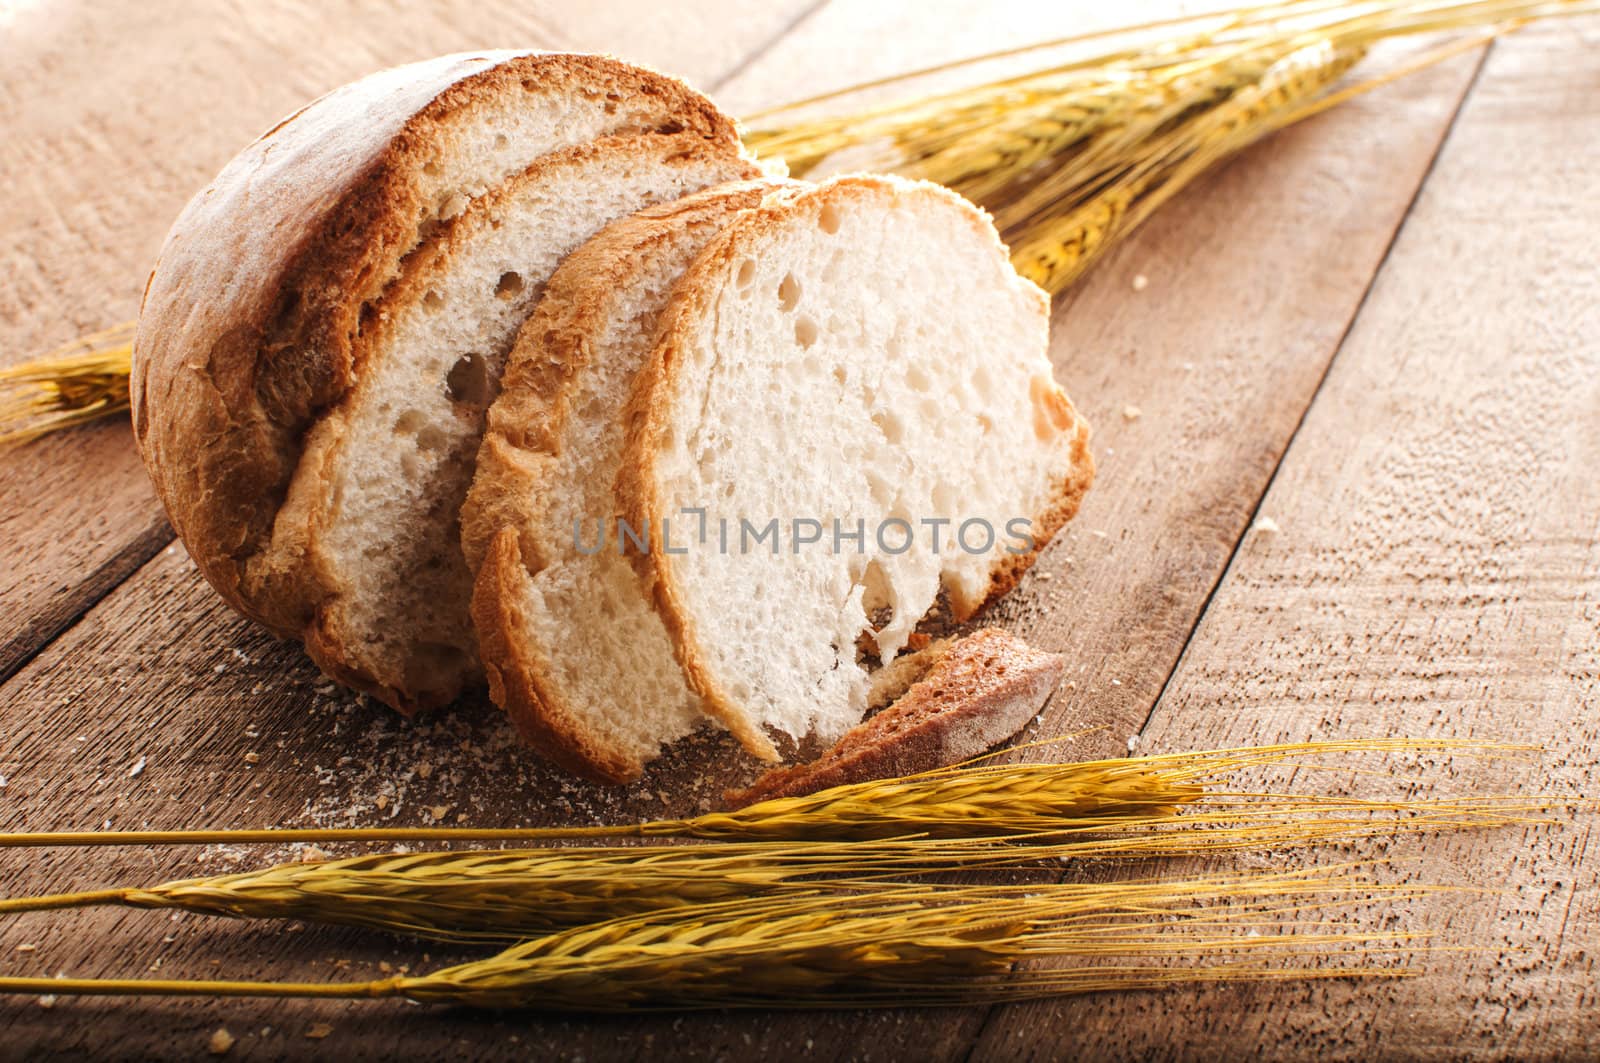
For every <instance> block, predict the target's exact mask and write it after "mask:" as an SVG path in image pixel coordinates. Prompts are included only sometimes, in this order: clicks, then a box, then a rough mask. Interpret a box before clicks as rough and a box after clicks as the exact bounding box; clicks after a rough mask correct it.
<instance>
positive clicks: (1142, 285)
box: [1133, 273, 1150, 292]
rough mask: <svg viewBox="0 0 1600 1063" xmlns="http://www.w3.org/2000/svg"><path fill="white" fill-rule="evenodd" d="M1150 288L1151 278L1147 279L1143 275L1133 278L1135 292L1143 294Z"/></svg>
mask: <svg viewBox="0 0 1600 1063" xmlns="http://www.w3.org/2000/svg"><path fill="white" fill-rule="evenodd" d="M1148 287H1150V278H1149V277H1146V276H1145V275H1144V274H1143V273H1136V274H1134V276H1133V290H1134V291H1136V292H1142V291H1144V290H1145V289H1146V288H1148Z"/></svg>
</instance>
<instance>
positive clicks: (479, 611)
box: [461, 181, 783, 783]
mask: <svg viewBox="0 0 1600 1063" xmlns="http://www.w3.org/2000/svg"><path fill="white" fill-rule="evenodd" d="M781 187H783V185H782V184H781V183H778V182H767V181H741V182H735V183H732V184H727V185H718V186H716V187H714V188H710V189H707V190H705V191H702V192H698V193H695V194H693V195H689V196H685V197H684V198H683V199H680V200H676V201H674V202H671V203H664V204H661V205H659V206H655V207H649V208H646V209H645V210H642V211H639V212H638V213H637V214H634V215H632V216H630V217H627V218H623V219H620V220H618V221H616V222H613V223H612V224H611V225H609V226H607V227H606V228H605V229H604V230H602V231H601V232H600V233H598V234H597V235H596V236H594V237H593V238H591V239H590V240H589V241H588V242H587V243H585V244H584V245H583V246H582V247H580V248H579V249H578V250H576V251H574V252H573V253H572V254H571V255H569V256H567V259H566V260H565V261H564V262H562V264H561V266H560V267H559V268H558V269H557V270H556V272H555V273H554V274H553V275H552V276H551V278H550V281H549V283H548V285H547V286H546V288H545V294H544V297H543V298H542V299H541V300H540V302H539V306H538V308H537V309H536V310H535V311H534V315H533V316H532V317H531V318H529V319H528V322H527V324H525V325H524V326H523V328H522V331H521V332H520V333H519V334H518V337H517V343H516V346H515V347H513V349H512V351H511V354H510V356H509V357H508V359H507V362H506V371H505V375H504V377H503V378H502V383H501V392H500V396H499V397H498V398H497V399H496V400H495V403H494V405H493V406H491V407H490V410H489V424H488V430H487V432H486V434H485V436H484V442H483V446H482V448H481V449H480V451H479V456H478V466H477V472H476V474H475V475H474V478H473V484H472V490H471V492H470V493H469V494H468V496H467V503H466V505H465V506H463V507H462V512H461V532H462V546H463V549H464V550H465V552H466V555H467V560H468V564H469V566H471V567H472V568H473V569H474V571H475V572H476V579H475V580H474V584H473V607H472V618H473V624H474V625H475V627H476V629H477V632H478V643H479V645H478V649H479V654H480V657H481V658H482V660H483V663H484V668H485V670H486V671H487V673H488V676H489V686H490V694H491V696H492V697H493V698H494V700H495V703H496V704H498V705H500V707H501V708H503V709H505V711H506V713H507V714H508V715H510V717H511V718H512V720H514V721H515V722H516V724H517V727H518V730H519V731H520V732H521V733H522V735H523V736H524V737H525V738H526V739H527V740H528V741H529V742H530V743H531V744H532V745H534V746H535V747H536V748H537V749H539V751H540V752H541V753H543V754H544V755H546V756H548V757H549V758H550V759H552V760H554V761H555V762H556V763H558V764H561V765H562V766H564V767H566V768H567V769H568V770H570V771H574V772H576V773H578V774H580V775H583V776H585V777H587V778H590V779H594V780H596V781H599V782H612V783H622V782H628V781H631V780H632V779H635V778H637V777H638V776H639V774H640V773H641V772H642V771H643V770H644V764H643V762H642V761H641V760H639V758H637V757H636V756H634V755H633V754H632V753H630V752H627V751H624V750H619V749H616V748H613V747H611V746H609V745H608V744H607V743H605V742H604V741H603V740H602V739H601V738H599V736H597V735H595V734H594V733H593V732H592V731H591V730H590V729H589V728H588V727H586V726H585V724H584V722H583V718H582V714H581V712H580V711H578V709H577V707H575V706H573V705H571V704H570V703H569V702H568V700H567V699H566V698H565V697H564V696H563V693H562V689H561V687H560V685H559V684H558V683H557V682H555V680H554V679H553V676H554V674H555V669H554V668H553V666H552V662H550V661H548V660H546V659H545V656H544V655H543V654H541V653H540V652H538V649H539V645H540V643H539V640H536V639H535V638H534V637H533V635H532V633H531V630H530V625H529V624H528V623H527V622H526V618H525V617H523V615H522V613H521V609H520V603H521V602H522V601H523V600H524V599H525V597H526V595H527V593H528V591H529V590H530V583H531V579H532V576H533V575H534V574H535V573H537V572H539V571H540V570H541V569H543V568H544V567H546V566H547V565H548V564H549V563H550V560H551V559H550V558H548V557H545V556H543V555H542V553H541V550H540V548H539V546H538V544H537V543H536V542H535V540H534V538H533V536H532V535H531V534H530V531H529V529H530V528H531V527H532V526H533V525H534V523H535V522H536V521H538V520H539V519H540V515H541V513H542V510H543V499H544V498H545V494H546V490H547V487H548V484H549V481H550V479H551V477H552V476H553V475H554V474H555V470H556V465H557V460H558V458H559V456H560V445H561V440H562V438H563V428H564V426H565V423H566V419H567V417H568V416H569V415H570V414H571V394H570V388H571V387H572V385H573V384H574V383H575V381H576V377H577V375H578V370H579V369H580V368H581V367H582V366H583V365H585V364H587V362H588V360H589V358H590V356H591V353H592V352H591V346H590V341H591V338H592V337H593V335H594V334H595V333H596V332H597V331H598V330H599V329H600V328H601V327H602V326H603V323H604V321H605V318H606V316H607V313H608V310H609V299H608V295H609V294H610V293H611V292H613V291H615V290H618V289H621V288H625V287H627V286H628V284H629V278H631V277H632V276H633V275H634V274H635V272H636V271H637V268H638V265H639V264H640V263H641V262H642V261H643V260H644V259H645V258H646V255H645V254H644V252H647V251H648V250H649V249H650V248H651V247H653V246H655V245H657V244H660V243H663V242H666V241H670V240H672V239H674V238H675V235H676V234H677V233H678V231H679V230H680V229H681V228H682V227H684V226H694V225H721V224H722V223H724V222H725V221H726V220H727V219H728V218H730V217H732V216H733V215H734V214H736V213H737V212H739V211H741V210H745V209H748V208H750V207H753V206H756V205H757V204H759V203H760V202H761V200H762V197H763V196H765V195H767V194H769V193H770V192H771V191H773V190H774V189H775V188H781Z"/></svg>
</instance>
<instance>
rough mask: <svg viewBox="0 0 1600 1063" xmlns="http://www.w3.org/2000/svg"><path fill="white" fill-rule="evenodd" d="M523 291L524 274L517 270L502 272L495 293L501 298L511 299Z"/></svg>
mask: <svg viewBox="0 0 1600 1063" xmlns="http://www.w3.org/2000/svg"><path fill="white" fill-rule="evenodd" d="M521 292H522V274H520V273H518V272H517V271H516V270H514V269H511V270H506V272H504V273H502V274H500V282H499V283H498V284H496V285H495V286H494V294H495V295H496V296H497V297H499V298H501V299H510V298H513V297H514V296H517V295H519V294H521Z"/></svg>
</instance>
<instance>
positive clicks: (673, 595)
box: [616, 175, 1094, 752]
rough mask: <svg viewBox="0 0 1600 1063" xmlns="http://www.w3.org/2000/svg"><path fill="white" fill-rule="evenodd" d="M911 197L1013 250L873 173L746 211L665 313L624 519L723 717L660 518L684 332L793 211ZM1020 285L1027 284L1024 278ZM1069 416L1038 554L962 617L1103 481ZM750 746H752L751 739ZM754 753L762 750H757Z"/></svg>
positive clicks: (639, 398)
mask: <svg viewBox="0 0 1600 1063" xmlns="http://www.w3.org/2000/svg"><path fill="white" fill-rule="evenodd" d="M909 194H917V195H932V196H935V197H938V198H942V199H946V200H948V201H953V202H955V203H957V204H959V205H960V206H961V207H962V208H963V209H964V210H965V211H966V212H967V214H968V215H969V216H970V220H971V223H972V225H973V228H974V230H975V231H977V232H979V233H980V234H982V235H983V236H984V238H985V239H987V240H989V241H991V242H992V243H993V244H994V245H995V247H996V249H997V250H998V252H999V253H1000V254H1002V255H1004V253H1005V247H1004V245H1003V244H1001V243H1000V238H999V236H998V235H997V234H996V233H995V231H994V227H993V225H992V224H991V223H990V221H989V219H988V216H987V215H986V214H984V213H983V212H982V211H981V210H978V209H977V208H975V207H973V206H972V204H970V203H968V202H967V201H966V200H964V199H962V198H961V197H960V196H957V195H956V194H955V193H954V192H951V191H950V190H949V189H946V188H943V187H942V186H939V185H935V184H930V183H928V182H925V181H906V180H903V179H895V178H885V177H878V176H872V175H858V176H849V177H841V178H835V179H833V180H831V181H828V182H826V183H824V184H822V185H818V186H816V187H814V188H811V189H808V190H806V191H804V192H800V193H797V194H794V195H791V196H787V197H782V198H780V199H775V200H773V201H771V202H768V203H766V204H763V206H762V207H760V208H757V209H755V210H752V211H749V212H747V213H746V214H744V215H743V216H742V217H741V218H740V221H739V224H738V225H737V226H730V227H729V228H727V229H725V230H724V231H723V232H722V233H721V234H719V235H718V236H717V237H716V238H715V239H713V240H712V242H711V243H710V244H709V245H708V246H707V247H706V249H705V250H704V251H702V252H701V254H700V257H699V258H697V259H696V260H695V263H694V264H693V266H691V267H690V269H689V271H688V272H686V273H685V275H684V279H683V280H682V281H681V282H680V283H679V286H678V288H677V289H676V291H675V292H674V295H673V300H672V304H671V306H670V307H669V308H668V310H667V312H666V313H665V314H664V315H663V318H662V322H661V325H660V328H659V331H658V333H657V341H656V350H655V352H654V355H653V356H652V358H651V360H650V362H649V363H647V365H646V367H645V368H644V369H643V370H642V371H641V372H640V374H639V379H638V382H637V384H636V385H635V388H634V393H633V397H632V399H631V401H630V402H629V404H628V409H627V411H626V413H625V415H624V420H625V423H626V425H627V431H628V443H627V451H626V452H627V454H628V457H627V458H625V459H624V461H623V463H622V469H621V471H620V472H619V474H618V477H617V486H616V494H617V502H618V507H619V509H620V510H621V513H622V516H623V517H624V518H625V519H627V520H628V521H629V523H630V524H631V525H632V526H634V527H642V526H644V524H643V522H644V521H646V520H648V522H649V525H648V526H649V528H650V531H651V536H652V542H651V549H650V550H649V552H648V553H643V552H637V551H635V552H633V553H632V554H631V557H632V560H633V564H634V568H635V569H636V571H637V572H638V573H639V578H640V579H641V580H642V581H643V582H644V585H645V587H646V588H647V590H648V592H649V593H650V595H651V597H652V599H653V601H654V602H655V604H656V609H657V611H658V612H659V613H660V614H661V617H662V619H663V621H664V622H665V624H666V627H667V631H668V633H669V634H670V635H671V636H672V640H673V643H674V647H675V649H676V651H677V654H678V660H679V662H680V663H681V664H682V666H683V670H684V675H685V677H686V679H687V681H688V684H689V687H690V689H692V690H693V691H694V692H695V693H696V694H699V695H700V696H701V697H702V698H704V699H705V701H706V703H707V706H708V709H709V710H710V711H714V712H716V713H717V714H718V715H719V717H721V718H742V719H744V720H745V721H748V719H749V718H748V714H746V713H745V712H744V711H743V710H742V709H741V708H740V706H739V705H738V703H737V701H736V700H735V699H734V698H733V697H732V696H731V695H730V694H729V693H728V692H726V691H724V690H723V689H722V688H721V687H720V686H719V684H718V683H717V681H716V679H715V677H714V675H713V674H712V671H711V669H710V668H709V667H708V665H707V663H706V661H705V657H704V652H703V650H702V649H701V646H702V644H703V639H702V637H701V636H700V634H699V632H698V630H697V628H696V625H695V623H694V621H693V619H692V618H691V616H690V611H689V608H688V606H687V604H686V603H685V602H683V600H682V598H681V595H680V593H679V590H678V588H679V585H680V582H679V579H678V578H677V576H676V574H675V572H674V568H675V562H674V561H673V559H672V556H671V555H670V554H668V553H667V552H666V551H664V550H662V549H660V547H661V543H660V542H659V529H660V526H661V521H660V516H661V514H662V513H663V511H664V508H665V507H664V505H663V501H662V498H661V491H660V482H659V480H658V478H657V476H656V459H657V455H658V453H659V452H660V449H661V444H662V440H663V439H665V438H666V437H667V434H668V431H669V428H670V416H671V411H670V409H669V403H670V395H671V389H672V386H673V384H674V381H675V376H676V374H677V372H678V365H679V361H680V359H679V351H680V349H681V347H682V345H683V343H684V337H685V336H686V335H687V334H689V333H690V332H691V331H692V330H693V328H694V325H695V323H696V322H697V321H698V320H700V318H701V317H702V315H703V314H705V313H706V312H707V311H708V310H709V309H710V307H711V304H712V301H713V300H714V299H715V298H716V295H717V292H718V290H719V281H720V279H721V278H722V277H724V276H726V275H727V271H728V269H729V267H730V266H731V264H732V263H733V262H734V261H736V260H737V259H738V258H739V257H740V256H743V255H749V254H752V253H753V252H752V251H751V250H750V249H749V247H750V245H751V244H752V243H753V242H755V241H757V240H759V239H760V238H762V237H763V236H765V235H767V234H768V233H771V232H774V231H776V230H777V229H778V228H779V227H780V226H781V225H783V224H785V223H786V222H787V220H788V219H789V218H790V217H792V216H793V215H795V214H798V213H800V212H803V211H812V212H814V211H819V210H820V209H821V207H822V204H823V203H825V202H827V201H828V200H829V199H831V198H833V197H859V198H866V197H883V196H888V197H890V198H891V199H892V198H894V197H898V196H902V195H909ZM1017 282H1018V283H1021V284H1027V282H1026V281H1022V280H1021V278H1018V279H1017ZM1028 287H1029V288H1030V289H1031V290H1032V293H1033V297H1035V298H1038V299H1040V300H1042V301H1044V303H1045V307H1046V309H1047V310H1048V306H1049V302H1048V297H1047V296H1046V295H1045V294H1044V293H1043V292H1042V291H1040V290H1039V289H1038V288H1037V287H1035V286H1033V285H1028ZM1064 400H1065V396H1060V397H1059V401H1060V402H1062V403H1064ZM1064 412H1065V414H1066V416H1067V422H1066V423H1067V425H1068V427H1069V428H1070V430H1071V431H1072V432H1073V433H1074V438H1073V443H1072V448H1073V456H1074V462H1075V464H1074V467H1073V470H1072V473H1071V474H1070V475H1069V476H1068V477H1067V478H1066V480H1064V481H1063V482H1062V483H1061V484H1060V485H1059V486H1058V487H1057V489H1056V492H1055V497H1054V498H1053V500H1052V501H1051V502H1050V503H1049V504H1048V505H1047V506H1046V508H1045V510H1044V512H1043V513H1041V514H1040V515H1039V516H1038V517H1037V518H1035V520H1034V529H1035V532H1034V548H1033V550H1032V551H1031V552H1029V553H1028V554H1026V555H1007V556H1005V557H1003V558H1002V559H1001V560H1000V561H998V562H997V563H996V566H995V568H994V570H993V571H992V572H991V575H990V582H989V589H988V595H987V597H985V598H984V599H982V600H980V601H977V602H965V603H955V602H952V607H953V612H954V613H955V614H956V617H957V619H966V618H969V617H971V616H972V615H973V614H975V613H976V612H977V611H978V610H979V609H980V608H981V607H982V606H983V605H984V604H985V603H986V602H988V601H990V600H993V598H995V597H996V596H998V595H1000V594H1003V593H1005V591H1006V590H1009V589H1010V588H1011V587H1013V586H1015V584H1016V582H1017V581H1018V580H1019V579H1021V577H1022V574H1023V573H1024V572H1026V571H1027V570H1028V568H1029V567H1030V566H1031V565H1032V564H1033V561H1034V560H1035V559H1036V558H1037V556H1038V554H1039V551H1041V550H1043V549H1044V547H1045V546H1046V545H1048V543H1049V541H1050V538H1051V537H1052V536H1053V535H1055V533H1056V532H1057V531H1058V530H1059V529H1060V528H1061V526H1062V525H1064V524H1065V523H1066V522H1067V521H1068V520H1070V519H1071V518H1072V516H1073V515H1074V514H1076V512H1077V510H1078V506H1079V504H1080V502H1081V501H1082V498H1083V494H1084V492H1085V491H1087V490H1088V487H1089V484H1090V483H1091V482H1092V481H1093V478H1094V467H1093V463H1092V461H1091V460H1090V459H1089V451H1088V439H1089V429H1088V425H1087V424H1086V423H1085V422H1084V421H1083V420H1082V418H1080V417H1078V416H1077V413H1076V411H1075V410H1073V409H1072V407H1071V405H1070V404H1065V405H1064ZM1080 457H1081V458H1083V459H1084V464H1083V465H1082V466H1079V465H1077V464H1076V461H1077V459H1078V458H1080ZM730 730H733V731H734V734H735V735H736V736H738V737H740V739H741V740H742V741H743V740H745V737H746V736H747V735H751V732H752V731H756V730H757V729H756V728H755V727H754V726H753V725H752V724H750V723H748V722H746V723H745V726H744V727H743V728H742V729H739V730H735V729H733V728H732V727H730ZM760 741H761V742H763V743H767V741H768V740H767V739H766V736H765V735H764V734H763V735H760ZM768 745H769V746H770V743H768ZM749 747H750V743H748V742H747V748H749ZM754 751H755V748H752V752H754Z"/></svg>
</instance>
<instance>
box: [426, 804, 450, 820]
mask: <svg viewBox="0 0 1600 1063" xmlns="http://www.w3.org/2000/svg"><path fill="white" fill-rule="evenodd" d="M451 807H452V806H451V805H434V806H433V807H432V808H430V809H428V815H430V816H432V817H433V821H434V822H435V823H437V822H439V821H440V820H441V819H443V818H444V817H445V816H447V815H449V814H450V809H451Z"/></svg>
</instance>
